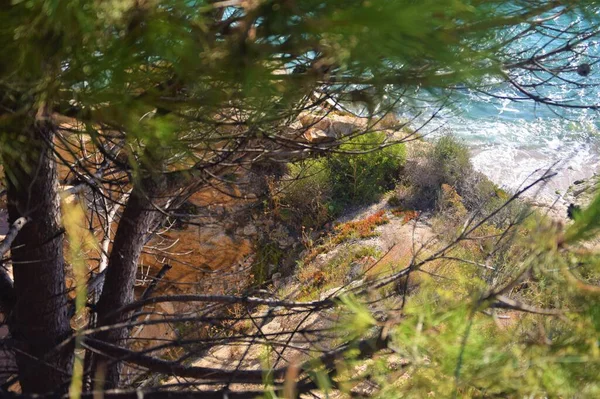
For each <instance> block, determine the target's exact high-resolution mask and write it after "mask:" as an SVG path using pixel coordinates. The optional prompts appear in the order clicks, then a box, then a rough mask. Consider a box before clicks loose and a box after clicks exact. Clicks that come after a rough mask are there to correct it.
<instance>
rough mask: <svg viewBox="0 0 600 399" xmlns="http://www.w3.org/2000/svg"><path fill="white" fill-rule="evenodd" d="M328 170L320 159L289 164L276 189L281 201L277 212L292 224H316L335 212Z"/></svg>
mask: <svg viewBox="0 0 600 399" xmlns="http://www.w3.org/2000/svg"><path fill="white" fill-rule="evenodd" d="M329 179H330V177H329V170H328V169H327V168H326V166H325V164H324V162H322V161H321V160H311V161H305V162H299V163H291V164H289V165H288V173H287V175H286V176H285V177H284V178H283V180H282V181H281V182H280V188H279V190H280V191H279V192H278V193H276V196H277V197H278V200H279V202H280V205H281V210H280V216H281V218H282V219H283V220H284V221H290V222H291V223H292V224H293V225H295V226H304V227H305V228H308V229H310V228H318V227H321V226H322V225H323V224H325V223H326V222H328V221H329V220H330V219H331V218H332V216H334V215H335V213H336V209H335V208H334V207H333V205H332V204H331V201H332V190H331V185H330V183H329Z"/></svg>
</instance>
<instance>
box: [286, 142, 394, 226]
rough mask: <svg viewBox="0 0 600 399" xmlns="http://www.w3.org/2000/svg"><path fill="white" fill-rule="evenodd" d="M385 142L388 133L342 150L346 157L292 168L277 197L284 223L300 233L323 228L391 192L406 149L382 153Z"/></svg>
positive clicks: (384, 148)
mask: <svg viewBox="0 0 600 399" xmlns="http://www.w3.org/2000/svg"><path fill="white" fill-rule="evenodd" d="M385 140H386V135H385V133H381V132H376V133H369V134H365V135H362V136H359V137H356V138H354V139H353V140H351V141H350V142H348V143H346V144H343V145H342V146H340V151H342V152H345V153H338V154H329V155H328V156H327V157H324V158H322V159H316V160H309V161H303V162H298V163H292V164H289V165H288V173H287V174H286V176H285V177H284V179H283V180H282V181H281V182H280V184H279V192H278V193H277V194H276V195H278V203H279V205H280V208H281V209H280V216H281V217H282V219H283V220H285V221H289V222H290V223H291V224H293V225H295V226H296V227H297V228H300V227H301V226H304V227H305V228H308V229H314V228H320V227H322V226H323V225H324V224H325V223H327V222H329V221H331V220H333V219H334V218H335V217H337V216H339V214H340V213H341V211H342V210H343V209H344V207H345V206H347V205H356V204H361V205H362V204H368V203H369V202H372V201H374V200H376V199H378V198H379V196H380V195H381V194H382V193H384V192H386V191H388V190H390V189H391V188H393V187H394V185H395V183H396V180H397V178H398V175H399V171H400V170H401V168H402V167H403V165H404V163H405V160H406V155H405V147H404V146H403V145H400V144H398V145H393V146H389V147H383V148H379V147H381V146H382V145H383V144H384V143H385ZM349 153H352V154H349Z"/></svg>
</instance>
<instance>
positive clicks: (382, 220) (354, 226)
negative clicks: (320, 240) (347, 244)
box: [335, 210, 390, 243]
mask: <svg viewBox="0 0 600 399" xmlns="http://www.w3.org/2000/svg"><path fill="white" fill-rule="evenodd" d="M389 221H390V219H389V218H388V217H387V216H386V214H385V211H383V210H381V211H378V212H376V213H374V214H372V215H371V216H369V217H367V218H366V219H363V220H357V221H354V222H348V223H343V224H340V225H338V226H336V227H335V231H336V233H337V234H336V236H335V241H336V243H341V242H343V241H346V240H348V239H351V238H355V237H356V238H368V237H373V236H374V235H375V227H377V226H381V225H382V224H386V223H389Z"/></svg>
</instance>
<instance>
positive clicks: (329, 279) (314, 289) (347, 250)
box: [297, 244, 381, 299]
mask: <svg viewBox="0 0 600 399" xmlns="http://www.w3.org/2000/svg"><path fill="white" fill-rule="evenodd" d="M380 255H381V253H380V252H379V251H378V250H377V249H376V248H374V247H371V246H365V245H359V244H354V245H349V246H345V247H343V248H342V250H341V251H339V252H336V253H335V254H334V255H333V257H331V259H329V260H327V261H326V263H325V264H324V265H318V264H317V262H311V263H309V264H307V265H304V264H303V265H301V267H300V268H299V270H298V272H297V278H298V280H299V281H300V283H301V284H302V298H303V299H315V298H318V296H319V293H320V292H323V291H325V290H327V289H330V288H333V287H339V286H341V285H343V284H344V283H345V282H347V281H348V280H354V279H355V278H357V277H358V275H359V274H361V273H362V271H363V269H364V268H365V267H368V266H369V265H370V264H371V263H373V262H374V261H375V259H377V258H378V257H379V256H380Z"/></svg>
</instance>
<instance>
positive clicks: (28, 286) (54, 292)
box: [3, 118, 73, 393]
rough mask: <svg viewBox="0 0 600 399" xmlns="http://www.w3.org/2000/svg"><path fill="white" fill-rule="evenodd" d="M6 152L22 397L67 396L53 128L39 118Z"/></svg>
mask: <svg viewBox="0 0 600 399" xmlns="http://www.w3.org/2000/svg"><path fill="white" fill-rule="evenodd" d="M29 126H30V127H29V128H28V129H27V130H26V131H24V132H22V133H18V134H17V135H16V138H15V140H14V141H15V147H14V148H12V149H10V150H5V153H4V154H3V161H4V168H5V172H6V176H7V183H8V187H7V199H8V214H9V223H11V224H12V223H13V222H14V221H16V220H17V219H18V218H20V217H23V216H24V217H27V218H28V219H29V222H28V223H27V224H25V225H24V226H23V228H22V229H21V231H20V232H19V233H18V235H17V236H16V238H15V240H14V241H13V243H12V246H11V256H12V263H13V274H14V298H15V304H14V308H13V311H12V313H11V314H10V315H9V326H10V332H11V335H12V338H13V339H14V340H15V341H16V349H17V351H16V360H17V365H18V369H19V381H20V384H21V388H22V390H23V392H24V393H46V392H52V391H57V392H65V391H66V389H67V388H68V382H69V380H70V375H71V367H72V361H73V347H72V346H65V347H63V348H61V349H56V346H57V344H59V343H60V342H62V341H63V340H64V339H65V338H67V337H68V336H69V335H70V334H71V327H70V324H69V316H68V312H67V296H66V287H65V269H64V258H63V234H62V229H61V226H60V202H59V198H58V180H57V171H56V162H55V160H54V156H53V152H52V148H51V146H52V142H53V138H54V134H55V127H54V126H53V125H52V123H51V122H50V121H48V120H45V119H40V118H36V121H35V122H33V123H30V124H29Z"/></svg>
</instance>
